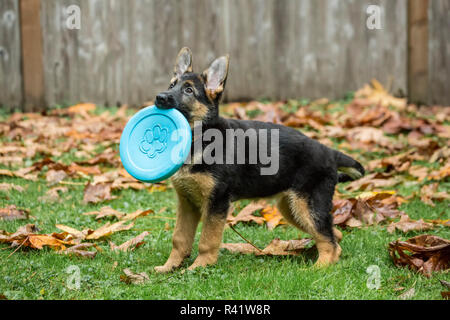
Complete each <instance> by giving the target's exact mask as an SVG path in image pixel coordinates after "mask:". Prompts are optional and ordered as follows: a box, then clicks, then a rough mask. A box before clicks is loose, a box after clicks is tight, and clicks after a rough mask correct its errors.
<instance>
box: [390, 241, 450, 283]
mask: <svg viewBox="0 0 450 320" xmlns="http://www.w3.org/2000/svg"><path fill="white" fill-rule="evenodd" d="M389 254H390V256H391V258H392V260H393V261H394V264H395V265H396V266H398V267H404V266H409V267H410V268H412V269H413V270H416V271H418V272H420V273H422V274H423V275H425V276H427V277H429V276H430V275H431V273H432V272H435V271H441V270H447V269H448V268H450V241H449V240H446V239H442V238H440V237H437V236H432V235H420V236H417V237H414V238H411V239H408V240H406V241H399V240H397V241H393V242H391V243H389Z"/></svg>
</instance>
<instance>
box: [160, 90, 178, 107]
mask: <svg viewBox="0 0 450 320" xmlns="http://www.w3.org/2000/svg"><path fill="white" fill-rule="evenodd" d="M155 105H156V106H157V107H158V108H160V109H171V108H174V107H175V99H174V98H173V95H172V94H170V93H167V92H162V93H160V94H158V95H157V96H156V100H155Z"/></svg>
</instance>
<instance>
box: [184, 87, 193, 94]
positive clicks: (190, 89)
mask: <svg viewBox="0 0 450 320" xmlns="http://www.w3.org/2000/svg"><path fill="white" fill-rule="evenodd" d="M184 92H185V93H186V94H193V93H194V90H192V88H191V87H187V88H186V89H184Z"/></svg>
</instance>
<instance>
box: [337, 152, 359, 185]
mask: <svg viewBox="0 0 450 320" xmlns="http://www.w3.org/2000/svg"><path fill="white" fill-rule="evenodd" d="M335 152H336V154H335V156H336V164H337V167H338V181H339V182H347V181H353V180H357V179H359V178H361V177H362V176H364V174H365V173H366V171H365V170H364V168H363V166H362V165H361V164H360V163H359V162H358V161H356V160H355V159H353V158H351V157H349V156H347V155H345V154H343V153H342V152H339V151H335Z"/></svg>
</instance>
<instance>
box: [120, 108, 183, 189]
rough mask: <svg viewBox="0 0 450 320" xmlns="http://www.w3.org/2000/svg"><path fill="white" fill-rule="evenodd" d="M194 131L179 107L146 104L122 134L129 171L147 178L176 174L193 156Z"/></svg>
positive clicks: (122, 154)
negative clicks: (148, 105)
mask: <svg viewBox="0 0 450 320" xmlns="http://www.w3.org/2000/svg"><path fill="white" fill-rule="evenodd" d="M191 142H192V132H191V128H190V126H189V123H188V121H187V120H186V118H185V117H184V116H183V115H182V114H181V112H179V111H178V110H176V109H167V110H166V109H164V110H163V109H159V108H157V107H156V106H150V107H146V108H144V109H142V110H140V111H139V112H138V113H136V114H135V115H134V116H133V117H132V118H131V119H130V121H129V122H128V123H127V125H126V126H125V129H124V131H123V133H122V137H121V138H120V159H121V160H122V164H123V166H124V168H125V170H127V172H128V173H129V174H130V175H132V176H133V177H135V178H136V179H138V180H141V181H144V182H159V181H162V180H165V179H167V178H169V177H170V176H172V175H173V174H174V173H175V172H177V171H178V169H180V167H181V166H182V165H183V163H184V162H185V161H186V159H187V157H188V156H189V152H190V149H191Z"/></svg>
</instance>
